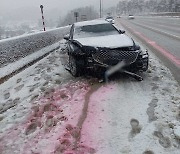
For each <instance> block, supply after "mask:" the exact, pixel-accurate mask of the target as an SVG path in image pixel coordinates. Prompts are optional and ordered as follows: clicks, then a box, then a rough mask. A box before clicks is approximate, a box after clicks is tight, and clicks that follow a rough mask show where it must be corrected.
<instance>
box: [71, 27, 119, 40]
mask: <svg viewBox="0 0 180 154" xmlns="http://www.w3.org/2000/svg"><path fill="white" fill-rule="evenodd" d="M114 34H119V33H118V31H117V30H116V29H115V27H114V26H112V25H111V24H97V25H86V26H81V27H76V28H75V31H74V38H84V37H96V36H104V35H114Z"/></svg>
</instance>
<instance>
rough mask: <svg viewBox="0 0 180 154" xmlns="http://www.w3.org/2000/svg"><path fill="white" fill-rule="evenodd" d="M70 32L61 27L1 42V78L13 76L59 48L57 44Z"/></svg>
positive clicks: (66, 28) (67, 28)
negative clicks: (20, 69)
mask: <svg viewBox="0 0 180 154" xmlns="http://www.w3.org/2000/svg"><path fill="white" fill-rule="evenodd" d="M68 31H69V27H61V28H57V29H54V30H49V31H46V32H39V33H36V34H30V35H25V36H19V37H14V38H10V39H6V40H1V41H0V78H2V77H4V76H6V75H9V74H11V73H12V72H13V71H15V70H17V69H19V68H22V67H23V66H25V65H27V64H29V63H30V62H32V61H34V60H36V59H37V58H39V57H41V56H43V55H45V54H47V53H48V52H50V51H53V50H55V49H56V48H58V47H59V43H57V42H58V41H59V40H60V39H62V38H63V36H64V35H65V34H67V33H68Z"/></svg>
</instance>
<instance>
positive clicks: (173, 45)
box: [117, 17, 180, 83]
mask: <svg viewBox="0 0 180 154" xmlns="http://www.w3.org/2000/svg"><path fill="white" fill-rule="evenodd" d="M117 24H121V25H122V26H123V27H124V28H125V29H126V30H128V31H129V32H130V33H131V34H132V35H133V36H135V37H138V39H140V40H141V41H142V42H143V43H144V44H146V45H147V47H149V48H150V49H151V50H152V51H154V52H155V53H156V54H157V55H158V56H159V57H160V59H161V60H163V62H164V63H165V65H166V66H168V67H169V68H170V69H171V71H172V72H173V74H174V76H175V78H176V80H177V81H178V82H179V83H180V28H179V27H180V18H168V17H135V19H134V20H128V19H127V18H126V17H124V18H121V19H117Z"/></svg>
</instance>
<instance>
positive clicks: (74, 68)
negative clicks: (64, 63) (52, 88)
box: [69, 55, 80, 77]
mask: <svg viewBox="0 0 180 154" xmlns="http://www.w3.org/2000/svg"><path fill="white" fill-rule="evenodd" d="M69 68H70V72H71V74H72V76H74V77H78V76H79V75H80V67H79V65H78V62H77V59H76V57H75V56H73V55H69Z"/></svg>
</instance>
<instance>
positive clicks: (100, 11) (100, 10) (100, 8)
mask: <svg viewBox="0 0 180 154" xmlns="http://www.w3.org/2000/svg"><path fill="white" fill-rule="evenodd" d="M99 13H100V18H102V3H101V0H100V6H99Z"/></svg>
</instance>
